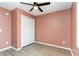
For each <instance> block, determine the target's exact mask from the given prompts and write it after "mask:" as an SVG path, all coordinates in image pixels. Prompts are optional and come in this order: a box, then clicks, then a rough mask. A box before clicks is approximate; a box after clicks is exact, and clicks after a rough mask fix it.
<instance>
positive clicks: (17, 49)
mask: <svg viewBox="0 0 79 59" xmlns="http://www.w3.org/2000/svg"><path fill="white" fill-rule="evenodd" d="M11 48H12V49H14V50H16V51H19V50H21V49H22V48H14V47H11Z"/></svg>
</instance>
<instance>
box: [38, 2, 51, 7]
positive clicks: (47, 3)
mask: <svg viewBox="0 0 79 59" xmlns="http://www.w3.org/2000/svg"><path fill="white" fill-rule="evenodd" d="M49 4H50V2H46V3H40V4H38V6H44V5H49Z"/></svg>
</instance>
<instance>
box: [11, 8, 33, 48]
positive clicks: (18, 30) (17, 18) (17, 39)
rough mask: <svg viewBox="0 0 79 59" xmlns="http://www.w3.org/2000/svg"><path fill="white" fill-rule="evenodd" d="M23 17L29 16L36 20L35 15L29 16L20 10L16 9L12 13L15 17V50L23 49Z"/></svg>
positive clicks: (13, 38)
mask: <svg viewBox="0 0 79 59" xmlns="http://www.w3.org/2000/svg"><path fill="white" fill-rule="evenodd" d="M21 15H25V16H29V17H32V18H34V16H33V15H31V14H28V13H26V12H24V11H22V10H20V9H18V8H17V9H15V10H13V11H12V16H13V18H12V19H13V22H12V23H13V24H12V25H13V26H12V27H13V35H12V42H13V43H12V46H13V47H15V48H20V47H21Z"/></svg>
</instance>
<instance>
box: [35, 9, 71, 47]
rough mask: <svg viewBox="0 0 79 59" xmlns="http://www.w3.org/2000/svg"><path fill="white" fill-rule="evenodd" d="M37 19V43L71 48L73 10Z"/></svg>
mask: <svg viewBox="0 0 79 59" xmlns="http://www.w3.org/2000/svg"><path fill="white" fill-rule="evenodd" d="M35 19H36V41H38V42H44V43H48V44H52V45H57V46H63V47H68V48H71V9H67V10H63V11H58V12H54V13H49V14H46V15H41V16H37V17H35ZM64 43H65V44H64Z"/></svg>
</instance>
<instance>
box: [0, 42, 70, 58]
mask: <svg viewBox="0 0 79 59" xmlns="http://www.w3.org/2000/svg"><path fill="white" fill-rule="evenodd" d="M0 56H71V52H70V51H69V50H66V49H61V48H56V47H51V46H46V45H42V44H37V43H32V44H30V45H28V46H25V47H23V48H22V49H21V50H19V51H16V50H14V49H12V48H10V49H7V50H5V51H2V52H0Z"/></svg>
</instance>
